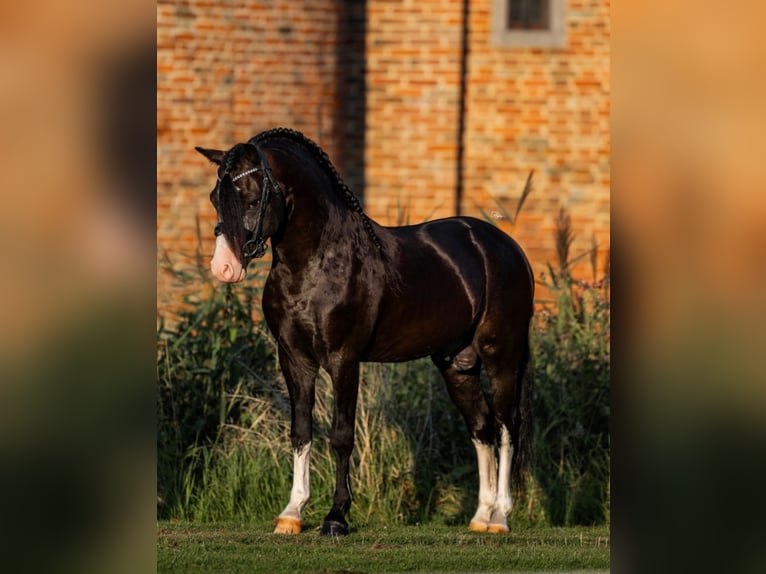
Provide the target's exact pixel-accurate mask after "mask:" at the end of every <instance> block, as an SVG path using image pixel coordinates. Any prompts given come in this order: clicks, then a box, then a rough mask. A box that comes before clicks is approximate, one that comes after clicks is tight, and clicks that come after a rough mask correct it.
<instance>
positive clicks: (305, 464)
mask: <svg viewBox="0 0 766 574" xmlns="http://www.w3.org/2000/svg"><path fill="white" fill-rule="evenodd" d="M310 459H311V442H309V443H307V444H305V445H303V446H302V447H301V448H299V449H298V450H294V451H293V489H292V491H291V492H290V502H288V503H287V506H285V509H284V510H283V511H282V513H281V514H280V515H279V516H280V517H283V516H285V517H290V518H296V519H298V520H301V512H302V511H303V507H304V506H306V503H307V502H308V500H309V496H310V494H311V489H310V488H309V467H310Z"/></svg>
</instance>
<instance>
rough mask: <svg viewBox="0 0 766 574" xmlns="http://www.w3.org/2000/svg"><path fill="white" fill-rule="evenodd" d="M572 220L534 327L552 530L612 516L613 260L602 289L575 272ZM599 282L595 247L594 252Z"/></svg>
mask: <svg viewBox="0 0 766 574" xmlns="http://www.w3.org/2000/svg"><path fill="white" fill-rule="evenodd" d="M571 241H572V234H571V231H570V226H569V217H568V215H567V214H566V213H565V212H564V211H563V210H562V212H561V214H560V217H559V221H558V225H557V229H556V245H557V253H558V256H559V268H558V269H557V270H554V269H553V267H551V266H549V267H548V274H547V275H543V276H542V278H541V280H540V281H539V282H538V283H539V284H542V285H543V286H545V287H547V288H548V290H549V291H550V293H551V294H552V295H553V299H552V300H550V301H546V302H545V303H543V305H542V308H541V309H538V311H537V313H536V317H535V322H534V326H533V329H532V348H533V363H534V371H535V393H534V418H535V424H536V426H537V429H536V433H535V452H536V464H535V478H536V480H537V482H538V484H539V485H540V487H541V489H542V490H543V492H544V493H545V502H544V504H545V510H546V514H547V516H548V519H549V521H550V522H551V523H552V524H555V525H560V524H597V523H603V522H604V521H605V520H608V518H609V461H610V455H609V380H610V378H609V376H610V312H609V288H610V285H609V276H608V268H609V265H608V257H609V254H608V253H607V263H606V264H605V275H604V277H602V278H601V279H600V280H598V281H596V282H595V283H590V282H587V281H582V280H579V281H578V280H575V279H574V278H573V276H572V273H571V266H572V265H571V263H572V262H571V260H570V259H569V247H570V245H571ZM591 253H592V254H593V255H594V256H593V257H592V258H591V265H592V267H593V275H594V276H596V268H595V267H596V259H595V246H594V249H593V250H592V251H591Z"/></svg>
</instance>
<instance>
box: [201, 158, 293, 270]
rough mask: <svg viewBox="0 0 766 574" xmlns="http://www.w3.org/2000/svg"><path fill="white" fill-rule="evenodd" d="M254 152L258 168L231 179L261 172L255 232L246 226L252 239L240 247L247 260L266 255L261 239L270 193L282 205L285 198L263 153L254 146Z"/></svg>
mask: <svg viewBox="0 0 766 574" xmlns="http://www.w3.org/2000/svg"><path fill="white" fill-rule="evenodd" d="M255 149H256V151H257V152H258V158H259V159H260V162H261V165H260V166H258V167H254V168H252V169H248V170H246V171H243V172H242V173H240V174H237V175H235V176H234V177H232V178H231V181H232V182H235V181H237V180H238V179H241V178H243V177H245V176H247V175H250V174H251V173H255V172H257V171H262V172H263V183H262V184H261V198H260V200H259V201H258V219H257V220H256V222H255V230H251V229H248V228H247V226H245V230H246V231H252V233H253V238H252V239H250V240H248V241H247V242H245V244H244V245H243V246H242V254H243V255H244V256H245V257H246V258H247V259H258V258H259V257H263V256H264V255H265V253H266V249H267V247H266V238H265V237H263V235H262V234H263V218H264V216H265V215H266V204H267V203H268V202H269V196H270V195H271V191H272V190H273V191H274V193H276V194H277V196H279V198H280V199H281V200H282V202H283V203H284V201H285V197H284V195H283V194H282V190H281V189H279V184H278V183H277V180H276V179H275V178H274V174H272V173H271V169H270V168H269V164H268V162H267V161H266V157H265V156H264V155H263V152H262V151H261V148H259V147H258V146H255ZM218 181H219V182H220V181H221V178H220V177H219V178H218ZM214 233H215V236H216V237H218V236H219V235H221V233H222V231H221V224H220V222H219V223H218V225H216V226H215V231H214ZM250 244H254V247H253V248H252V249H251V250H249V251H248V247H249V246H250Z"/></svg>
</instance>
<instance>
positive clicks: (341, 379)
mask: <svg viewBox="0 0 766 574" xmlns="http://www.w3.org/2000/svg"><path fill="white" fill-rule="evenodd" d="M328 371H329V373H330V377H331V378H332V382H333V391H334V394H335V408H334V412H333V419H332V430H331V431H330V445H331V446H332V449H333V451H334V453H335V463H336V468H335V495H334V497H333V505H332V508H331V509H330V512H329V513H328V514H327V516H326V517H325V519H324V523H323V524H322V531H321V533H322V534H325V535H328V536H338V535H346V534H348V532H349V530H348V522H346V514H347V513H348V511H349V509H350V508H351V484H350V481H349V460H350V458H351V451H352V450H353V448H354V422H355V416H356V400H357V395H358V390H359V363H356V362H343V363H340V364H338V365H337V366H335V368H332V367H331V368H330V369H328Z"/></svg>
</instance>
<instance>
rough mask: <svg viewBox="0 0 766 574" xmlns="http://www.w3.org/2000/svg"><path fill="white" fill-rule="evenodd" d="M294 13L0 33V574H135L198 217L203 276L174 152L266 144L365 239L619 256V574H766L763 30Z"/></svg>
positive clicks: (185, 167)
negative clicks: (285, 131)
mask: <svg viewBox="0 0 766 574" xmlns="http://www.w3.org/2000/svg"><path fill="white" fill-rule="evenodd" d="M308 4H309V3H305V9H302V10H299V9H298V8H296V6H298V7H301V8H303V7H304V4H303V3H290V5H289V7H288V6H287V5H286V4H285V7H284V10H283V11H279V10H277V9H276V8H274V7H282V4H281V3H280V2H278V1H275V2H268V3H266V2H263V3H260V2H253V3H237V2H224V3H220V4H214V5H206V6H203V4H202V3H194V2H173V3H169V2H160V3H158V4H147V3H145V2H136V3H127V4H126V3H119V4H117V3H114V2H106V3H95V2H85V3H78V4H77V5H66V4H61V3H54V2H47V1H40V0H37V1H32V2H27V3H15V4H11V3H5V5H3V7H2V9H0V14H2V18H0V22H2V23H0V29H2V34H0V38H1V39H0V86H2V88H1V89H0V118H2V124H1V125H2V126H3V127H2V131H0V145H1V146H2V152H3V153H2V154H0V162H2V163H1V165H2V167H3V176H4V177H3V181H4V184H5V185H4V187H5V193H4V194H3V201H4V206H3V209H2V210H0V213H1V214H2V215H1V216H0V217H1V218H2V219H1V220H2V222H3V225H2V227H0V237H2V238H3V245H4V249H3V250H2V251H1V253H2V258H3V262H4V266H3V272H2V274H0V322H1V324H2V331H1V333H2V335H1V336H2V339H1V340H0V358H1V362H0V399H1V400H0V409H2V410H0V414H1V415H2V416H1V417H0V448H1V449H2V451H1V455H2V456H1V458H0V460H2V461H3V462H2V468H3V470H2V481H3V488H2V489H0V497H2V508H3V513H2V517H3V518H2V522H3V532H2V533H3V537H2V544H3V545H4V546H5V548H3V556H4V557H5V558H6V559H7V562H8V563H9V564H11V565H12V564H14V563H17V564H18V565H25V566H26V568H25V569H26V570H27V571H35V570H39V571H44V570H70V571H71V570H75V571H87V570H92V571H105V570H107V571H121V570H124V571H130V572H136V571H145V570H151V569H152V568H153V567H154V545H155V540H154V537H155V530H156V518H155V513H156V481H155V468H156V464H155V456H156V453H155V445H156V442H155V436H154V424H155V423H154V416H155V409H156V398H155V397H156V395H155V389H156V377H157V373H156V369H157V364H156V357H157V348H156V335H157V317H158V312H159V309H165V307H163V306H164V305H166V304H169V303H172V301H173V300H174V295H173V294H172V292H173V284H172V279H171V277H170V276H169V275H167V271H166V269H167V266H166V265H165V264H164V263H162V261H163V258H166V259H167V260H168V261H169V265H170V266H171V267H172V266H176V265H180V266H183V265H184V264H185V259H186V258H187V257H188V258H191V256H192V255H193V252H194V251H195V250H196V249H197V247H196V246H195V243H194V242H195V241H196V239H195V237H196V234H197V232H196V227H195V226H196V221H195V218H197V217H199V220H200V230H201V231H200V234H199V235H200V236H201V237H203V243H202V246H201V247H200V248H199V249H200V251H201V252H202V253H203V254H204V255H206V256H207V255H209V253H210V252H211V251H212V250H211V249H210V247H206V246H205V245H206V244H205V243H204V242H205V241H209V239H208V237H209V236H210V233H209V231H210V229H209V227H210V224H211V223H212V213H211V212H210V211H209V208H208V206H207V192H208V191H209V188H210V186H211V184H212V180H211V175H212V172H210V171H209V166H207V165H205V162H204V160H202V158H201V157H195V155H194V152H193V151H192V148H193V146H195V145H206V146H210V147H214V146H219V147H224V148H225V147H227V146H228V145H231V144H233V143H235V142H237V141H241V140H242V139H245V138H247V137H250V136H251V135H253V134H254V133H256V132H258V131H260V130H261V129H264V128H268V127H272V126H273V125H276V124H283V125H285V124H286V125H291V126H293V127H295V128H297V129H300V130H302V131H303V132H304V133H305V134H306V135H307V136H309V137H311V138H313V139H315V140H317V141H318V142H319V143H320V144H321V145H322V146H323V147H325V149H326V150H327V151H328V153H329V155H330V157H331V158H332V159H333V161H334V162H335V163H336V165H337V166H338V168H339V170H340V172H341V174H342V175H343V176H344V177H345V178H346V179H347V181H348V183H349V185H350V187H351V188H352V189H353V190H354V191H355V192H356V193H357V194H358V195H360V196H361V197H363V199H364V201H365V206H366V209H367V211H368V212H369V213H370V215H372V216H373V217H375V218H377V219H380V220H381V222H384V223H385V222H388V223H395V222H397V221H410V222H412V223H415V222H418V221H420V220H422V219H425V218H427V217H428V218H433V217H438V216H442V215H449V214H452V213H454V212H457V210H458V209H459V210H460V212H461V213H471V214H477V213H478V214H479V215H481V210H482V209H483V210H484V211H487V212H488V213H489V214H490V216H492V212H493V211H495V212H497V214H499V215H500V216H502V218H498V219H497V220H498V221H499V224H500V225H501V226H502V225H506V226H507V228H508V229H509V230H510V231H512V233H513V234H514V235H516V236H518V237H519V239H520V241H521V242H522V244H524V245H525V246H526V245H527V244H528V245H529V251H530V254H531V255H533V256H535V249H540V250H545V249H550V248H551V246H550V245H549V246H546V244H544V241H545V237H546V235H545V231H544V229H545V227H546V226H548V227H553V226H555V225H554V224H552V222H553V219H551V218H555V217H556V216H557V213H558V209H559V207H560V206H561V205H562V204H563V205H564V206H565V207H567V208H568V209H570V212H571V214H572V225H573V226H574V229H575V241H579V242H583V243H580V244H579V245H578V244H575V249H574V251H575V252H579V250H582V251H585V250H588V249H590V248H591V242H592V240H593V236H594V235H595V238H596V244H597V245H598V248H599V249H602V250H603V249H607V248H609V249H610V250H611V243H612V239H614V240H615V241H614V243H615V253H616V254H617V257H616V258H614V261H612V263H613V266H612V267H611V273H612V276H613V280H612V281H613V285H615V286H616V293H617V297H616V298H615V304H614V305H613V311H614V313H615V315H614V316H615V318H616V321H615V324H616V326H617V328H616V330H615V336H614V341H615V342H616V345H615V348H616V350H617V351H616V357H617V358H616V360H615V361H614V364H615V370H614V371H613V372H614V376H613V377H612V387H611V396H612V399H611V401H612V407H613V409H614V411H613V412H614V415H613V416H612V440H613V447H612V452H613V454H614V457H615V458H614V464H613V465H612V466H613V477H614V481H615V489H614V493H615V495H614V502H615V509H616V514H615V516H616V518H615V519H614V521H613V523H612V525H613V532H614V538H613V549H614V551H613V564H614V567H615V568H616V569H618V571H622V570H630V569H631V566H633V567H634V568H633V569H636V568H635V565H637V564H638V565H640V564H644V565H651V567H653V568H654V569H655V570H662V569H667V570H673V569H678V568H679V567H687V568H693V569H695V570H697V571H703V570H721V569H725V570H726V571H745V572H749V571H762V570H763V565H764V564H765V563H766V556H765V555H764V551H763V545H762V543H761V541H762V540H763V536H764V532H763V530H764V528H763V520H762V516H763V510H764V499H763V495H762V492H761V491H762V488H761V485H762V483H763V478H764V474H765V473H764V472H763V471H764V468H763V465H764V461H766V456H764V455H766V452H764V451H765V450H766V448H765V445H766V441H764V424H763V421H764V420H765V419H764V414H765V412H764V411H766V408H765V407H766V405H765V401H764V399H765V397H764V394H765V393H764V388H765V387H764V380H766V378H765V377H764V374H765V373H764V370H766V369H765V368H764V362H763V359H762V353H763V349H764V348H766V347H765V346H764V343H766V341H765V340H764V339H766V335H764V332H765V331H764V329H763V325H764V324H765V323H764V321H765V320H766V313H764V311H765V310H764V298H763V293H765V292H766V274H764V272H763V267H762V261H763V260H764V254H765V253H764V251H766V237H764V229H766V225H764V223H766V206H765V205H764V183H766V170H765V169H764V164H763V162H762V159H761V156H762V150H763V149H765V148H764V143H766V142H764V141H763V138H764V137H765V136H764V133H766V131H764V129H763V127H764V123H765V122H764V120H765V119H766V114H765V113H764V112H765V110H764V104H763V102H764V101H766V98H764V95H766V94H764V91H765V90H766V86H764V80H763V74H762V73H760V71H761V70H763V69H764V64H765V63H766V62H764V60H765V59H766V56H765V55H766V46H765V45H764V36H763V34H761V33H760V30H759V22H760V21H761V16H762V15H763V14H762V8H759V7H757V6H753V3H744V2H742V3H735V4H733V5H727V7H726V9H725V10H723V9H721V8H720V6H718V5H709V6H708V5H700V4H699V3H696V2H690V1H680V0H676V1H673V2H658V1H652V0H650V1H648V2H640V3H639V2H634V1H627V2H618V3H615V4H614V5H610V4H605V3H591V2H577V1H576V0H566V1H565V2H563V6H564V14H565V17H564V20H563V22H565V25H564V26H565V30H566V32H565V34H564V38H565V44H564V45H563V46H561V45H556V42H560V41H561V35H560V34H559V35H557V34H552V35H551V37H550V38H548V41H550V42H552V43H553V45H551V46H548V47H544V48H531V49H530V48H529V47H525V46H521V47H518V48H502V49H501V48H500V47H497V46H496V45H495V44H494V43H493V42H494V40H490V39H489V38H490V36H491V32H490V29H491V28H492V26H493V24H492V23H491V22H492V18H493V16H492V14H494V10H495V8H494V5H495V4H494V3H490V2H478V1H473V0H472V1H471V2H467V3H452V2H447V1H446V0H445V1H444V2H435V3H430V2H429V3H414V2H405V1H402V2H380V3H378V2H373V1H368V2H354V1H351V0H349V1H347V2H342V3H340V2H339V3H336V4H335V6H337V8H334V9H330V8H329V5H328V7H325V8H326V9H325V10H321V11H320V10H318V9H317V8H315V7H314V6H315V4H314V3H311V6H312V8H309V7H308ZM317 4H321V3H317ZM453 4H454V5H453ZM458 4H459V5H458ZM551 4H552V5H553V4H555V3H551ZM466 16H467V18H466ZM206 19H207V20H206ZM466 22H467V23H468V26H466V25H465V24H466ZM599 22H600V23H601V24H600V25H599ZM184 26H186V29H185V30H184V29H183V27H184ZM205 26H207V28H206V27H205ZM593 27H597V28H599V29H600V31H599V32H598V33H595V34H594V35H592V36H588V34H587V33H586V31H585V30H582V29H583V28H584V29H586V30H587V29H590V28H593ZM604 35H606V36H607V37H606V40H605V44H601V45H599V46H588V47H583V54H584V55H582V56H576V55H575V52H576V51H577V49H578V46H576V45H574V44H573V43H571V41H572V40H573V39H575V38H578V37H579V38H580V43H581V44H586V43H587V38H589V37H600V38H603V36H604ZM252 38H256V40H255V41H254V40H253V39H252ZM511 41H513V38H511ZM205 42H209V43H210V46H208V47H205V45H204V44H205ZM253 44H255V45H253ZM213 46H220V47H219V48H216V49H214V48H213ZM298 46H300V47H298ZM360 46H364V54H365V57H364V58H363V59H360V53H361V48H359V47H360ZM352 47H353V49H352ZM588 52H590V54H587V53H588ZM510 53H513V54H515V56H513V57H511V56H510V55H509V54H510ZM269 54H272V55H271V56H270V57H269ZM565 55H566V56H565ZM299 58H303V59H304V60H305V62H306V63H305V64H304V65H303V66H304V67H302V68H301V67H300V66H299V63H298V62H297V61H298V59H299ZM585 61H587V62H588V64H587V66H591V64H593V65H592V66H591V68H590V69H592V70H593V71H592V72H591V73H590V75H587V76H585V77H580V76H578V77H580V83H581V84H582V85H581V86H578V85H577V81H576V80H575V79H574V78H575V76H577V75H578V74H585V71H584V70H585V67H581V66H586V64H583V62H585ZM339 63H340V65H339ZM425 64H427V68H428V69H429V70H431V71H430V72H421V70H423V69H425V68H424V67H423V66H424V65H425ZM248 66H253V67H254V68H253V69H251V68H248ZM257 66H261V67H262V68H261V69H255V68H257ZM262 69H266V70H268V71H269V73H259V72H261V71H262ZM339 70H342V73H341V72H340V71H339ZM429 74H430V75H429ZM184 78H186V79H184ZM360 78H364V81H363V82H362V80H361V79H360ZM418 80H419V81H420V82H421V83H418ZM557 82H559V83H560V84H562V85H561V86H559V87H560V88H561V89H562V90H574V91H573V92H569V91H567V92H563V91H562V93H561V94H555V93H551V90H553V91H555V90H556V89H557V87H556V86H557ZM184 83H186V84H188V85H187V86H186V88H182V87H181V86H182V85H184ZM227 86H236V87H237V89H236V90H234V89H230V88H228V87H227ZM461 86H462V87H461ZM570 94H575V95H570ZM293 97H296V98H297V99H296V100H295V101H301V102H304V103H305V104H306V105H305V106H304V107H302V108H301V107H300V106H297V104H291V102H293V100H291V98H293ZM184 100H187V101H184ZM461 102H462V103H461ZM280 105H281V106H282V107H281V108H280V107H279V106H280ZM269 106H272V107H271V108H269ZM219 110H221V111H220V112H219ZM224 110H226V111H225V112H224ZM344 110H348V112H345V111H344ZM346 113H348V115H344V114H346ZM485 114H486V115H485ZM421 115H422V118H421ZM461 116H462V119H461ZM554 116H555V117H554ZM575 118H579V120H580V121H576V119H575ZM535 122H537V123H535ZM559 122H562V123H559ZM535 125H537V130H538V131H535V130H533V126H535ZM584 125H590V133H586V132H585V131H578V130H583V128H581V127H580V126H584ZM174 126H175V127H174ZM555 126H560V129H561V130H563V131H562V134H561V135H560V136H556V134H555V133H554V132H555ZM193 129H197V130H201V131H199V132H198V133H193ZM570 132H571V133H570ZM459 134H460V136H459V137H458V135H459ZM180 135H184V137H186V141H183V140H182V139H181V138H180ZM589 138H592V139H590V140H589ZM567 140H571V141H569V143H566V142H567ZM589 141H590V143H588V142H589ZM560 142H564V143H560ZM577 142H579V143H577ZM429 145H430V146H431V149H429ZM377 146H379V147H377ZM567 146H569V148H567ZM567 149H569V150H570V151H567ZM604 153H606V156H604ZM554 156H558V157H560V158H561V160H560V161H561V162H562V163H561V164H560V169H559V173H558V175H557V173H556V169H555V167H556V165H557V164H556V163H555V160H553V159H552V157H554ZM362 158H363V159H362ZM458 166H461V167H458ZM571 166H576V169H573V168H572V167H571ZM531 169H535V179H534V181H535V189H534V191H533V194H532V195H530V197H529V202H530V203H529V204H528V205H525V207H524V209H523V210H522V214H521V215H520V216H519V221H518V222H517V223H516V224H515V225H513V224H512V223H513V222H511V220H512V219H513V218H512V217H509V216H512V215H513V214H514V209H515V206H516V203H515V202H514V199H515V198H516V197H518V196H519V194H520V193H521V190H522V189H523V184H524V181H525V178H526V175H527V173H528V171H529V170H531ZM174 170H175V171H174ZM613 174H614V182H615V183H614V184H612V183H611V182H612V175H613ZM557 177H558V180H557V179H556V178H557ZM387 178H390V179H387ZM410 189H418V190H419V191H418V193H417V194H415V193H411V192H410ZM612 190H613V191H614V193H611V191H612ZM418 197H423V198H424V199H423V200H422V201H420V200H417V198H418ZM533 199H534V200H535V201H537V202H539V205H537V206H536V207H534V209H533V208H532V207H533V204H532V203H531V202H532V201H533ZM397 201H398V202H399V203H398V204H397ZM604 202H606V205H607V206H608V207H607V211H606V212H604V211H603V207H601V206H602V205H603V204H604ZM496 203H499V205H500V206H502V209H501V207H495V206H494V205H495V204H496ZM548 204H550V205H548ZM546 205H547V206H546ZM189 206H191V207H189ZM477 206H479V207H480V208H481V209H479V207H477ZM504 210H505V214H507V215H505V214H504ZM600 210H601V211H600ZM609 212H611V214H609ZM605 213H606V214H605ZM610 215H613V217H611V216H610ZM524 217H527V218H528V221H527V223H523V219H524ZM535 217H539V218H541V219H539V220H537V222H536V221H535ZM174 218H177V219H178V223H174V222H172V221H170V220H172V219H174ZM509 224H510V225H509ZM536 226H538V227H539V229H541V230H542V231H540V232H539V233H537V232H535V233H537V234H538V236H539V237H540V238H541V239H540V245H539V247H535V239H534V234H533V232H532V231H531V230H533V229H535V227H536ZM524 233H529V234H530V235H528V236H527V237H524V235H523V234H524ZM540 253H541V254H540V255H539V256H540V257H541V258H544V257H545V255H544V253H542V251H540ZM189 260H190V259H189ZM158 262H159V263H158ZM600 265H601V266H602V269H603V265H604V255H603V252H602V259H601V263H600ZM615 269H616V271H615ZM586 270H587V267H586ZM585 273H587V271H585ZM586 278H587V275H586ZM178 300H179V301H182V298H179V299H178ZM162 313H165V311H162ZM639 569H640V568H639ZM643 570H646V568H643Z"/></svg>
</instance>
